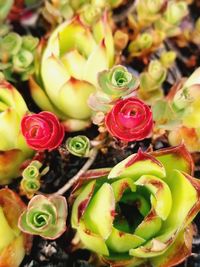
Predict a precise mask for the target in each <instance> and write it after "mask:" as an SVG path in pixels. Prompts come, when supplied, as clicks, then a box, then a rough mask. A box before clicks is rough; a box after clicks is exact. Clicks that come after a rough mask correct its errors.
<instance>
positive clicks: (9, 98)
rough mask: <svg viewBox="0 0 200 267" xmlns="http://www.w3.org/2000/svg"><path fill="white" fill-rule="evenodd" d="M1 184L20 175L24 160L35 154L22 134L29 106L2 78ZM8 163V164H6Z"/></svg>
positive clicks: (0, 117)
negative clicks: (22, 126)
mask: <svg viewBox="0 0 200 267" xmlns="http://www.w3.org/2000/svg"><path fill="white" fill-rule="evenodd" d="M0 111H1V113H0V150H1V153H0V184H8V183H10V182H11V180H12V179H13V178H16V177H17V176H19V175H20V166H21V164H22V162H23V161H25V160H26V159H28V158H30V157H31V156H32V155H33V150H31V149H30V148H29V147H28V145H27V144H26V141H25V139H24V137H23V135H22V132H21V129H20V124H21V120H22V118H23V116H24V115H25V114H26V113H28V112H29V111H28V108H27V106H26V103H25V102H24V99H23V98H22V96H21V95H20V93H19V92H18V91H17V89H15V88H14V87H13V86H12V85H11V84H10V83H8V82H7V81H5V80H3V79H2V80H1V79H0ZM5 163H6V164H5Z"/></svg>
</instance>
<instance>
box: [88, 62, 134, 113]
mask: <svg viewBox="0 0 200 267" xmlns="http://www.w3.org/2000/svg"><path fill="white" fill-rule="evenodd" d="M98 82H99V90H98V91H97V92H96V93H93V94H91V95H90V97H89V99H88V104H89V106H90V107H91V109H92V110H94V111H97V112H99V111H103V112H105V113H106V112H107V111H109V110H110V108H111V107H112V105H113V104H114V103H115V102H116V101H117V100H119V99H120V98H123V97H128V96H129V97H130V96H132V95H135V91H136V89H137V87H138V85H139V81H138V79H137V78H136V77H135V76H134V75H133V74H132V73H131V72H129V71H128V69H127V68H126V67H124V66H122V65H116V66H114V67H113V68H111V69H109V70H104V71H102V72H100V73H99V74H98Z"/></svg>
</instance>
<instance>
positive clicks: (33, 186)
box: [20, 160, 49, 198]
mask: <svg viewBox="0 0 200 267" xmlns="http://www.w3.org/2000/svg"><path fill="white" fill-rule="evenodd" d="M41 167H42V163H41V162H40V161H38V160H33V161H31V163H30V164H29V165H28V166H27V167H26V168H25V169H24V170H23V172H22V180H21V183H20V193H21V194H22V195H26V196H27V197H28V198H32V197H33V195H34V194H35V193H36V192H37V191H38V190H39V189H40V183H41V182H40V178H41V177H42V176H43V175H45V174H46V173H47V172H48V171H49V167H46V168H44V169H43V170H42V171H40V168H41Z"/></svg>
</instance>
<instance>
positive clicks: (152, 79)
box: [138, 60, 167, 103]
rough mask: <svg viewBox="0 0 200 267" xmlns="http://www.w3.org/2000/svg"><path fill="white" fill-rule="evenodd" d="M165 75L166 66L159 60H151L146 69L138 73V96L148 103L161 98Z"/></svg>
mask: <svg viewBox="0 0 200 267" xmlns="http://www.w3.org/2000/svg"><path fill="white" fill-rule="evenodd" d="M166 76H167V68H166V67H164V66H163V65H162V63H161V62H160V61H159V60H152V61H151V62H150V64H149V66H148V70H147V71H145V72H143V73H141V74H140V88H139V91H138V94H139V96H140V97H141V98H142V99H143V100H146V101H147V102H149V103H152V102H153V101H155V100H157V99H159V98H162V97H163V90H162V83H163V82H164V80H165V79H166Z"/></svg>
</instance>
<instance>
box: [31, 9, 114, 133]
mask: <svg viewBox="0 0 200 267" xmlns="http://www.w3.org/2000/svg"><path fill="white" fill-rule="evenodd" d="M113 60H114V48H113V37H112V32H111V28H110V26H109V24H108V22H107V16H106V14H104V16H103V17H101V18H100V19H99V20H98V21H97V22H96V23H94V24H93V25H92V26H89V27H88V25H87V26H86V25H85V24H84V22H83V21H81V20H80V17H78V16H77V17H75V18H73V19H72V20H71V21H67V22H64V23H63V24H61V25H60V26H58V27H57V28H56V30H55V31H54V32H53V33H52V34H51V36H50V38H49V40H48V43H47V46H46V48H45V50H44V53H43V55H42V60H41V66H40V67H41V72H39V73H38V75H36V76H37V77H35V78H36V79H34V78H32V79H31V80H30V86H31V94H32V97H33V99H34V100H35V102H36V103H37V104H38V106H39V107H40V108H41V109H44V110H48V111H52V112H54V113H55V114H56V115H58V117H59V118H60V119H61V120H63V121H68V123H67V122H66V123H65V126H66V128H67V130H73V129H72V128H73V127H72V124H70V122H73V121H74V120H77V121H78V122H80V128H84V126H87V125H88V120H90V117H91V110H90V108H89V107H88V105H87V99H88V97H89V95H90V94H91V93H92V92H95V90H96V88H97V87H98V82H97V74H98V72H100V71H102V70H105V69H107V68H108V67H109V66H112V65H113ZM36 73H37V71H36ZM39 77H41V79H39ZM68 119H69V120H68ZM76 130H77V129H76Z"/></svg>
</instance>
